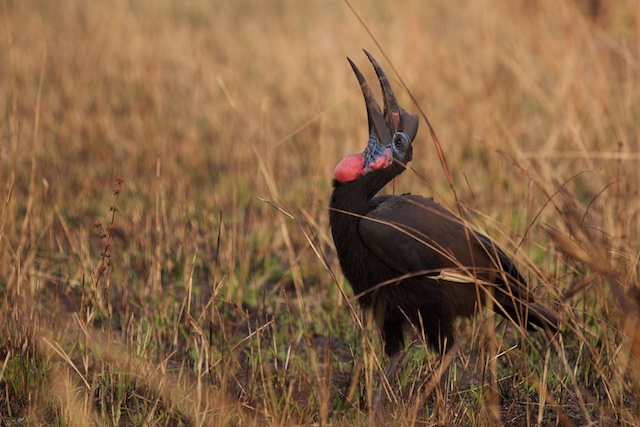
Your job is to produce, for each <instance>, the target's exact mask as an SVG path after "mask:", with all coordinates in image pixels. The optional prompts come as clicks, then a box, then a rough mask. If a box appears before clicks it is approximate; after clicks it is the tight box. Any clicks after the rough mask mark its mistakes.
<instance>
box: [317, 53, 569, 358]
mask: <svg viewBox="0 0 640 427" xmlns="http://www.w3.org/2000/svg"><path fill="white" fill-rule="evenodd" d="M365 53H366V54H367V56H368V57H369V60H370V61H371V63H372V64H373V67H374V68H375V71H376V74H377V75H378V79H379V81H380V85H381V87H382V94H383V97H384V113H383V112H382V111H380V106H379V105H378V103H377V102H376V100H375V98H374V96H373V93H372V91H371V89H370V88H369V85H368V84H367V82H366V80H365V78H364V77H363V75H362V73H360V71H359V70H358V67H356V65H355V64H354V63H353V62H352V61H351V60H350V59H349V63H350V64H351V67H352V68H353V71H354V72H355V74H356V77H357V78H358V81H359V82H360V86H361V88H362V92H363V94H364V100H365V103H366V106H367V116H368V120H369V142H368V144H367V147H366V148H365V149H364V151H363V152H362V153H356V154H351V155H349V156H347V157H345V158H344V159H342V161H340V163H338V165H337V166H336V169H335V172H334V178H335V179H334V181H333V187H334V189H333V194H332V195H331V202H330V212H329V217H330V224H331V231H332V234H333V240H334V242H335V245H336V250H337V253H338V258H339V260H340V266H341V267H342V271H343V273H344V275H345V276H346V278H347V279H348V281H349V282H350V283H351V286H352V288H353V290H354V292H355V294H356V297H357V299H358V301H359V303H360V305H361V306H362V307H363V308H364V309H367V310H369V309H370V310H372V314H373V318H374V320H375V322H376V325H377V327H378V329H379V330H380V332H381V333H382V336H383V339H384V342H385V352H386V353H387V355H388V356H390V357H391V356H394V355H396V354H398V353H399V352H400V350H402V348H403V347H404V338H403V328H404V327H405V326H406V325H407V323H408V322H411V323H412V324H413V325H415V326H416V327H418V328H422V330H423V331H424V333H425V335H426V337H427V339H428V343H429V345H430V346H431V347H432V348H433V349H435V350H439V351H441V352H444V351H446V349H447V348H451V346H452V345H453V343H454V336H453V332H454V320H455V319H456V317H459V316H471V315H473V314H474V312H475V310H476V307H477V306H478V303H480V304H483V305H487V304H489V301H491V302H492V303H493V304H489V305H490V306H492V307H493V310H494V311H496V312H497V313H499V314H501V315H502V316H504V317H505V318H507V319H509V320H511V321H512V322H515V323H517V324H519V325H522V326H524V327H526V328H527V329H532V326H536V327H539V328H542V329H546V330H549V331H555V330H557V327H558V326H557V325H558V320H557V319H556V317H555V316H554V315H552V314H551V313H549V312H548V311H547V310H545V309H544V308H542V307H541V306H539V305H537V304H535V303H534V302H533V300H532V297H531V295H530V294H529V292H528V291H527V284H526V281H525V279H524V278H523V277H522V275H521V274H520V272H518V270H517V269H516V267H515V266H514V264H513V262H511V260H510V259H509V258H508V257H507V256H506V255H505V253H504V252H503V251H502V250H501V249H500V248H498V247H497V246H496V245H495V244H493V243H492V241H491V240H490V239H489V238H488V237H486V236H484V235H482V234H480V233H478V232H475V231H473V230H471V229H470V228H468V227H467V226H466V225H465V223H464V221H463V220H461V219H460V218H458V217H456V216H455V215H454V214H453V213H451V212H449V211H448V210H446V209H445V208H443V207H442V206H440V205H439V204H438V203H436V202H434V201H433V199H431V198H424V197H420V196H416V195H410V194H403V195H400V196H395V195H394V196H390V195H385V196H378V197H375V195H376V193H378V192H379V191H380V190H381V189H382V188H383V187H384V186H385V185H386V184H387V183H388V182H390V181H391V180H392V179H393V178H395V177H396V176H398V175H399V174H401V173H402V172H404V170H405V168H406V165H407V163H408V162H409V161H410V160H411V158H412V155H413V149H412V143H413V140H414V139H415V137H416V134H417V132H418V116H417V115H414V114H409V113H407V112H406V111H405V110H404V109H402V107H400V106H399V105H398V101H397V100H396V97H395V95H394V93H393V89H392V88H391V84H390V83H389V79H388V78H387V76H386V75H385V73H384V71H382V68H380V65H379V64H378V63H377V62H376V60H375V59H374V58H373V57H372V56H371V54H369V53H368V52H367V51H366V50H365ZM347 59H348V58H347Z"/></svg>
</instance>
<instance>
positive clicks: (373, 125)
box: [334, 50, 418, 183]
mask: <svg viewBox="0 0 640 427" xmlns="http://www.w3.org/2000/svg"><path fill="white" fill-rule="evenodd" d="M364 53H366V54H367V56H368V57H369V60H370V61H371V63H372V64H373V68H374V69H375V71H376V74H377V75H378V80H380V86H381V87H382V96H383V97H384V113H383V112H382V111H381V110H380V106H379V105H378V102H377V101H376V99H375V97H374V96H373V92H372V91H371V88H370V87H369V85H368V84H367V81H366V80H365V78H364V76H363V75H362V73H361V72H360V70H358V67H356V65H355V64H354V63H353V61H351V59H349V58H347V59H349V63H350V64H351V68H353V72H354V73H355V74H356V77H357V78H358V82H360V88H361V89H362V93H363V95H364V101H365V104H366V106H367V117H368V119H369V142H368V144H367V147H366V148H365V149H364V151H363V152H362V153H355V154H350V155H348V156H347V157H345V158H344V159H342V160H341V161H340V163H338V165H337V166H336V169H335V171H334V176H335V178H336V180H337V181H338V182H340V183H347V182H350V181H354V180H356V179H358V178H359V177H361V176H364V175H367V174H369V173H372V172H374V171H379V170H388V171H389V172H393V173H392V174H391V175H393V176H395V175H398V174H399V173H401V172H402V171H403V170H404V168H405V166H406V164H407V163H408V162H409V161H410V160H411V157H412V154H413V151H412V147H411V144H412V143H413V140H414V138H415V137H416V134H417V133H418V116H417V115H415V114H409V113H407V112H406V111H405V110H404V109H403V108H402V107H400V105H398V100H397V99H396V96H395V94H394V93H393V89H392V88H391V84H390V83H389V79H388V78H387V75H386V74H385V73H384V71H382V68H380V65H379V64H378V62H377V61H376V60H375V59H374V58H373V56H371V54H370V53H369V52H367V51H366V50H365V51H364Z"/></svg>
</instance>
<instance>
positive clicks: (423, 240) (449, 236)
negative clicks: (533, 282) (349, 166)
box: [359, 195, 524, 285]
mask: <svg viewBox="0 0 640 427" xmlns="http://www.w3.org/2000/svg"><path fill="white" fill-rule="evenodd" d="M371 207H372V210H371V211H370V212H369V213H368V214H367V216H366V217H365V218H363V219H361V220H360V223H359V234H360V237H361V238H362V240H363V241H364V243H365V244H366V245H367V247H368V248H369V249H370V250H371V251H372V252H373V253H374V254H375V255H376V256H377V257H378V258H380V260H381V261H382V262H384V263H386V264H387V265H389V266H390V267H392V268H394V269H395V270H397V271H398V272H399V273H417V272H423V271H424V272H425V273H426V274H427V275H429V276H432V277H433V278H439V279H446V280H448V281H452V282H455V281H457V282H465V281H467V282H471V283H473V282H474V280H475V279H474V278H473V277H474V276H475V277H477V278H479V279H481V280H484V281H487V283H492V284H498V285H500V284H503V283H504V282H505V281H504V280H503V277H506V278H507V281H509V282H511V281H515V282H520V283H524V280H523V279H522V277H521V276H520V273H518V270H517V269H516V267H515V266H514V265H513V263H512V262H511V260H510V259H509V258H508V257H507V256H506V255H505V254H504V252H503V251H502V250H500V248H498V247H497V246H496V245H494V244H493V243H492V242H491V240H490V239H489V238H487V237H486V236H483V235H481V234H479V233H476V232H474V231H472V230H471V229H469V228H468V227H467V226H465V225H464V223H463V222H462V220H461V219H459V218H458V217H456V216H455V215H453V214H452V213H451V212H449V211H448V210H447V209H445V208H443V207H442V206H440V205H439V204H438V203H436V202H434V201H433V200H432V199H427V198H424V197H420V196H413V195H403V196H381V197H377V198H374V199H373V200H372V203H371ZM503 275H504V276H503Z"/></svg>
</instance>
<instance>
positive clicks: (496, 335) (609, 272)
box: [0, 0, 640, 426]
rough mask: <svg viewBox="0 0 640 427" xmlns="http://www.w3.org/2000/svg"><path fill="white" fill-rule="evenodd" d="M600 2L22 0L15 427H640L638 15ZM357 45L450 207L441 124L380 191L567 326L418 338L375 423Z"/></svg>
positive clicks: (6, 134)
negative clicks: (342, 238) (409, 127)
mask: <svg viewBox="0 0 640 427" xmlns="http://www.w3.org/2000/svg"><path fill="white" fill-rule="evenodd" d="M584 3H585V5H583V4H582V3H581V2H575V1H574V2H572V1H561V2H558V1H539V2H526V1H515V2H502V1H497V0H495V1H494V0H485V1H481V2H472V1H468V2H463V1H445V0H435V1H432V2H424V1H418V0H416V1H407V2H404V3H403V4H402V6H400V5H399V4H396V3H393V2H389V3H385V2H373V1H360V0H358V1H356V0H354V1H353V2H352V3H351V4H352V6H353V9H354V10H355V11H356V12H357V13H358V14H359V15H360V16H361V17H362V19H363V20H364V22H365V24H366V27H365V26H363V25H362V24H361V23H360V22H359V21H358V19H357V17H356V15H355V14H354V12H353V11H352V10H351V9H350V8H349V6H348V5H347V4H346V3H344V2H341V1H329V2H326V1H319V0H312V1H293V0H289V1H286V0H280V1H272V2H253V1H248V0H242V1H233V2H231V1H228V2H221V1H218V2H210V1H198V0H195V1H191V2H180V1H176V0H160V1H155V0H154V1H152V0H141V1H137V2H130V1H126V0H115V1H112V2H73V1H68V0H58V1H49V2H38V1H32V0H20V1H14V0H2V2H0V5H1V7H2V9H1V12H0V28H1V29H2V31H1V34H2V37H0V64H1V70H2V71H1V72H0V100H2V102H1V104H0V117H1V119H0V146H1V147H2V148H1V149H0V191H1V192H2V193H1V198H0V297H1V298H0V317H1V319H0V323H1V324H2V325H3V326H2V333H1V334H0V420H1V421H2V424H18V425H20V424H27V425H40V424H48V425H61V424H65V425H87V424H98V425H102V424H105V425H140V424H149V425H183V424H184V425H290V424H296V425H308V424H338V425H351V424H375V423H378V422H380V421H381V420H384V421H383V422H384V423H385V424H398V425H413V424H418V425H425V424H426V425H434V424H436V423H437V424H440V425H497V424H499V423H503V424H505V425H513V426H519V425H623V426H636V425H638V424H640V405H639V402H638V396H639V395H640V381H639V380H638V378H640V373H639V372H638V363H639V362H640V337H639V336H638V333H637V332H636V331H637V330H638V315H637V303H638V300H640V292H638V290H637V289H638V288H637V287H636V286H637V283H638V276H639V271H640V269H639V267H638V260H639V253H638V248H639V247H640V238H639V234H638V232H639V229H640V195H639V184H640V168H639V165H640V146H639V133H638V122H639V120H640V107H639V106H640V70H639V61H640V44H639V41H640V39H639V36H640V33H639V31H640V10H639V9H638V7H637V5H636V4H635V2H633V1H631V0H629V1H620V2H616V3H615V4H608V3H605V2H602V3H603V4H602V5H601V8H600V9H598V10H597V11H596V12H597V13H593V14H592V13H591V12H590V11H589V9H588V7H586V6H587V2H584ZM591 3H593V4H599V2H591ZM605 5H608V7H606V8H605ZM583 6H584V7H583ZM367 29H368V30H370V31H371V32H372V34H373V36H374V38H375V39H373V38H372V37H371V36H370V35H369V34H368V33H367ZM376 43H379V44H380V46H381V47H382V49H384V52H385V53H386V55H388V58H385V57H384V55H383V54H382V53H381V51H380V50H379V49H378V47H377V46H376ZM362 47H365V48H367V49H368V50H370V51H372V53H373V54H374V55H375V56H376V57H377V58H378V59H379V61H380V62H381V64H382V65H383V67H384V68H385V69H386V70H388V73H389V74H390V76H392V80H393V84H394V86H395V87H396V88H397V89H396V90H397V92H398V95H399V98H400V102H401V103H402V104H403V105H404V106H405V108H406V109H407V110H409V111H411V112H414V111H418V106H419V107H420V108H421V109H422V110H423V111H424V112H425V113H426V114H427V116H428V117H429V120H430V121H431V123H432V124H433V126H434V129H435V132H436V133H437V135H438V138H439V140H440V142H441V144H442V146H443V150H444V153H445V155H446V160H447V164H448V166H449V168H450V169H451V172H452V176H453V183H454V188H455V195H454V192H453V191H452V190H451V188H450V186H449V184H448V182H447V179H446V177H445V174H444V173H443V168H442V166H441V164H440V161H439V160H438V157H437V155H436V150H435V149H434V145H433V143H432V140H431V138H430V137H429V132H428V130H427V127H426V125H425V122H424V120H422V122H421V131H420V133H419V136H418V138H417V140H416V142H415V143H414V161H413V162H412V164H411V166H412V170H409V171H408V172H407V173H405V174H404V175H403V176H402V177H400V178H398V179H397V180H396V181H395V182H394V183H393V185H390V186H389V188H388V189H387V190H386V191H388V192H393V191H395V192H399V193H400V192H413V193H417V194H424V195H433V196H434V197H435V198H436V200H437V201H439V202H440V203H442V204H444V205H445V206H449V207H452V208H454V209H457V208H456V203H457V202H459V203H460V205H461V206H463V209H464V211H465V213H466V215H467V219H468V220H469V221H470V222H471V223H472V224H474V226H475V227H476V228H478V229H481V230H483V231H485V232H486V233H487V234H489V235H490V236H492V237H493V238H494V239H495V240H496V241H497V242H499V243H500V244H501V245H502V246H503V247H504V248H505V249H506V250H507V252H508V253H509V254H511V255H512V256H513V257H514V258H515V259H516V260H517V263H518V265H519V266H520V267H521V270H523V272H524V273H525V274H526V276H527V277H528V278H529V281H530V283H531V285H532V287H533V288H535V290H536V291H535V292H536V293H537V294H538V296H539V298H540V299H541V300H542V301H544V303H545V304H546V305H548V306H550V307H552V308H553V309H554V310H555V311H557V312H558V313H559V315H560V316H561V318H562V323H563V327H562V334H560V335H559V336H556V337H554V338H553V339H552V340H551V341H548V340H547V339H546V338H545V337H544V336H542V335H541V334H530V335H526V334H522V333H520V332H519V331H518V330H517V329H516V328H515V327H513V326H508V327H507V326H506V325H505V324H504V322H502V321H501V320H500V319H499V318H496V317H494V316H493V315H491V314H490V313H489V312H483V313H481V314H480V315H479V316H478V317H477V318H476V319H475V320H474V321H462V322H461V323H460V327H459V332H458V336H459V340H458V341H459V345H458V346H457V347H456V348H455V349H454V351H452V352H450V353H449V354H448V355H447V356H446V357H445V358H443V359H440V358H439V357H438V356H437V355H435V354H434V353H430V352H428V351H425V349H424V348H423V347H424V346H423V344H422V341H421V340H420V337H419V335H415V336H414V339H415V342H414V345H413V346H412V347H411V348H410V349H409V351H408V356H407V358H406V360H405V362H404V364H403V369H402V370H401V372H400V375H399V376H400V378H399V379H398V384H393V383H392V384H391V387H390V388H388V390H389V392H390V396H389V397H388V401H389V403H388V404H387V405H385V407H384V408H383V409H382V410H381V411H380V413H379V414H378V416H377V418H376V416H374V415H372V414H371V413H370V411H369V409H368V408H369V407H371V402H372V399H374V397H375V395H376V393H378V390H379V389H380V388H383V389H384V388H385V387H384V386H385V384H383V383H382V382H381V381H380V372H381V370H380V366H384V363H385V360H384V358H383V356H382V353H381V351H380V343H379V338H378V337H377V333H376V332H375V331H372V330H371V329H370V328H369V327H367V326H362V323H361V322H360V320H359V319H360V318H361V315H360V313H359V312H358V309H357V307H354V300H353V295H352V293H351V290H350V288H349V286H348V284H347V283H346V282H345V280H344V279H343V277H342V276H341V273H340V269H339V266H338V263H337V260H336V256H335V252H334V250H333V248H332V244H333V242H332V239H331V237H330V232H329V229H328V215H327V206H328V198H329V195H330V193H331V178H332V171H333V168H334V166H335V164H336V163H337V162H338V161H339V160H340V159H341V158H342V156H344V155H346V154H348V153H351V152H354V151H360V150H362V148H363V147H364V145H365V143H366V139H367V126H366V116H365V109H364V106H363V103H362V99H361V94H360V93H359V88H358V86H357V82H356V79H355V78H354V76H353V74H352V72H351V69H350V67H349V65H348V63H347V61H346V59H345V56H347V55H348V56H350V57H351V58H353V59H354V60H355V62H356V63H357V64H359V65H362V66H361V67H360V68H361V69H362V70H363V71H364V72H365V73H366V75H367V76H368V77H369V78H373V73H372V72H371V70H370V68H369V66H368V65H367V61H366V58H365V57H364V55H363V54H362V53H361V51H360V49H361V48H362ZM392 66H393V67H395V69H396V70H397V72H398V73H399V76H400V77H401V79H402V81H403V82H404V83H405V84H406V87H407V88H408V89H409V90H410V92H411V94H412V95H413V96H414V97H415V99H416V101H417V103H418V106H416V105H415V104H412V102H411V100H410V97H409V95H408V94H407V92H406V91H405V90H402V88H401V84H400V82H399V80H398V77H397V76H398V75H397V74H395V73H394V72H392V71H391V70H392ZM117 177H121V179H122V180H123V181H122V182H120V181H118V182H116V178H117ZM113 190H115V191H113ZM114 193H116V194H114ZM456 198H457V200H456ZM634 334H635V335H634ZM383 392H384V391H383Z"/></svg>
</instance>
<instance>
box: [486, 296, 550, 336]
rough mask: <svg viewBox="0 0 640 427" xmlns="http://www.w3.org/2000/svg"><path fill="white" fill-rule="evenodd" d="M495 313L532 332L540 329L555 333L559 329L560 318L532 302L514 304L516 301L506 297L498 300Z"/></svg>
mask: <svg viewBox="0 0 640 427" xmlns="http://www.w3.org/2000/svg"><path fill="white" fill-rule="evenodd" d="M516 305H517V307H516ZM495 311H496V312H497V313H499V314H500V315H502V316H503V317H505V318H506V319H509V320H511V321H512V322H514V323H517V324H520V325H521V326H524V327H526V328H527V330H530V331H531V330H535V329H537V328H539V329H544V330H546V331H549V332H552V333H555V332H557V331H558V328H559V321H558V318H557V317H556V316H555V315H554V314H552V313H551V312H550V311H549V310H547V309H546V308H544V307H542V306H540V305H538V304H535V303H532V302H528V301H522V300H519V301H517V302H514V300H512V299H511V298H508V297H506V296H505V297H503V298H498V304H496V307H495Z"/></svg>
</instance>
